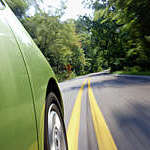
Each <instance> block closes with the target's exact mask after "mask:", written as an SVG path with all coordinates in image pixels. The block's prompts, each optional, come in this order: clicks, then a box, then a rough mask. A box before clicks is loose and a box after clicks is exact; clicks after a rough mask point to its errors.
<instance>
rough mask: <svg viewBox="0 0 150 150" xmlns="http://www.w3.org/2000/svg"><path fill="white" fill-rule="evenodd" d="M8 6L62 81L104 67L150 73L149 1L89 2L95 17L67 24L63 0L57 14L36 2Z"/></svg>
mask: <svg viewBox="0 0 150 150" xmlns="http://www.w3.org/2000/svg"><path fill="white" fill-rule="evenodd" d="M7 2H8V4H9V6H10V7H11V9H12V10H13V11H14V13H15V14H16V16H17V17H18V18H19V19H20V21H21V22H22V24H23V25H24V27H25V28H26V30H27V31H28V32H29V34H30V35H31V37H32V38H33V40H34V41H35V42H36V44H37V45H38V47H39V48H40V50H41V51H42V53H43V54H44V55H45V57H46V58H47V60H48V62H49V63H50V64H51V66H52V68H53V70H54V72H55V73H56V75H57V77H58V79H59V80H60V81H61V80H64V79H69V78H72V77H75V76H76V75H83V74H87V73H91V72H98V71H101V70H104V69H110V70H111V71H116V70H125V71H134V72H141V71H150V5H149V0H142V1H141V0H96V1H92V0H85V1H84V5H85V6H86V7H88V8H89V9H93V12H94V14H93V16H92V17H90V16H82V17H79V18H78V19H77V20H67V21H61V17H62V16H63V14H64V10H65V5H64V3H63V1H62V3H61V4H62V6H61V8H58V9H55V11H54V10H53V12H52V11H51V7H50V9H49V11H46V10H45V9H44V8H41V5H42V2H41V3H40V1H38V2H37V1H36V0H30V1H28V0H26V1H24V0H7ZM31 7H33V8H34V14H33V15H32V16H31V15H30V14H29V13H28V12H29V9H30V8H31Z"/></svg>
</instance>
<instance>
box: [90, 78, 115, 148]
mask: <svg viewBox="0 0 150 150" xmlns="http://www.w3.org/2000/svg"><path fill="white" fill-rule="evenodd" d="M88 95H89V101H90V108H91V113H92V119H93V124H94V129H95V133H96V138H97V143H98V149H99V150H117V147H116V145H115V142H114V140H113V137H112V135H111V133H110V131H109V129H108V127H107V124H106V122H105V120H104V117H103V115H102V112H101V111H100V109H99V107H98V105H97V103H96V99H95V97H94V94H93V91H92V88H91V87H90V80H88Z"/></svg>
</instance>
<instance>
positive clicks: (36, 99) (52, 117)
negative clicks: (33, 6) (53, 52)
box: [0, 0, 68, 150]
mask: <svg viewBox="0 0 150 150" xmlns="http://www.w3.org/2000/svg"><path fill="white" fill-rule="evenodd" d="M63 114H64V110H63V101H62V98H61V93H60V90H59V87H58V84H57V80H56V78H55V75H54V73H53V71H52V69H51V67H50V66H49V64H48V62H47V61H46V59H45V57H44V56H43V55H42V53H41V52H40V50H39V49H38V47H37V46H36V44H35V43H34V42H33V40H32V38H31V37H30V36H29V34H28V33H27V32H26V31H25V29H24V28H23V26H22V25H21V23H20V22H19V21H18V20H17V18H16V17H15V15H14V14H13V12H12V11H11V10H10V8H9V7H8V5H7V4H6V2H5V1H2V0H0V149H1V150H67V149H68V147H67V138H66V132H65V126H64V121H63V117H64V116H63Z"/></svg>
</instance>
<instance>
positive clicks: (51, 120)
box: [44, 92, 68, 150]
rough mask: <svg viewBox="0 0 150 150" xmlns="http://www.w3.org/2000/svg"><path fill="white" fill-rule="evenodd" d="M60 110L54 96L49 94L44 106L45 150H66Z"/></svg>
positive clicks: (65, 138)
mask: <svg viewBox="0 0 150 150" xmlns="http://www.w3.org/2000/svg"><path fill="white" fill-rule="evenodd" d="M60 109H61V108H60V107H59V103H58V99H57V97H56V95H55V94H54V93H53V92H51V93H49V95H48V97H47V101H46V106H45V140H44V141H45V150H68V146H67V137H66V131H65V126H64V122H63V117H62V114H61V110H60Z"/></svg>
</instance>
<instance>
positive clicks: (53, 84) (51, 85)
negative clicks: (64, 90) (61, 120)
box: [46, 78, 64, 117]
mask: <svg viewBox="0 0 150 150" xmlns="http://www.w3.org/2000/svg"><path fill="white" fill-rule="evenodd" d="M50 92H54V93H55V94H56V96H57V98H58V101H59V104H60V106H61V111H62V115H63V117H64V106H63V100H62V95H61V92H60V89H59V86H58V84H57V81H56V80H55V79H54V78H50V79H49V81H48V85H47V89H46V99H47V96H48V94H49V93H50Z"/></svg>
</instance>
